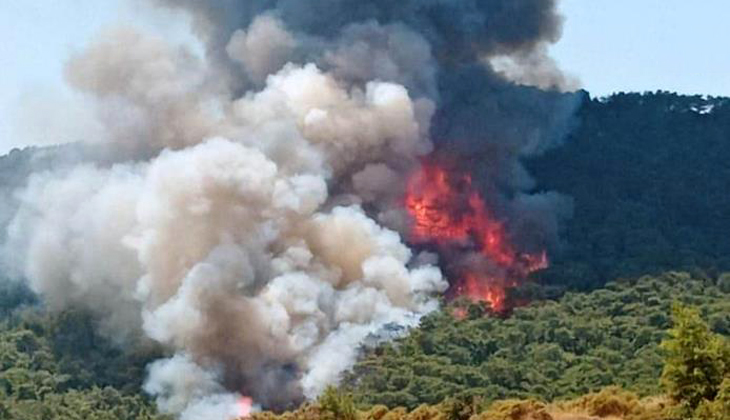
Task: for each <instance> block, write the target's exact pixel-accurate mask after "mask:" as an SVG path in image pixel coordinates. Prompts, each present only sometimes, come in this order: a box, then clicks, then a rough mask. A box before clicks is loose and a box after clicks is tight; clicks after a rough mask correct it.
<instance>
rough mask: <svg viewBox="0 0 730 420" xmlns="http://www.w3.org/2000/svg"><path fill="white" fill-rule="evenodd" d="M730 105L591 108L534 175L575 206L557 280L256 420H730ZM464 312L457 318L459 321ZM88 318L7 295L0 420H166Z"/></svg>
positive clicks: (614, 103)
mask: <svg viewBox="0 0 730 420" xmlns="http://www.w3.org/2000/svg"><path fill="white" fill-rule="evenodd" d="M728 139H730V99H726V98H711V97H710V98H708V97H702V96H682V95H677V94H674V93H669V92H656V93H644V94H638V93H620V94H616V95H613V96H610V97H606V98H590V97H589V96H588V95H587V94H585V95H584V100H583V103H582V104H581V106H580V107H579V109H578V111H577V113H576V117H575V122H574V127H573V128H572V130H571V132H570V134H569V135H568V136H567V138H566V139H565V140H564V142H563V144H562V145H560V146H558V147H555V148H553V149H552V150H549V151H547V152H546V153H545V154H544V155H542V156H540V157H536V158H531V159H530V160H528V161H526V162H525V163H526V165H527V167H528V168H529V171H530V173H531V175H532V176H533V178H534V179H535V180H536V186H535V191H544V190H554V191H558V192H560V193H562V194H565V195H567V196H570V197H572V198H573V200H574V215H573V217H572V218H571V219H570V220H569V221H568V222H567V223H566V226H565V227H564V232H562V244H561V249H560V252H559V253H557V254H556V255H554V256H551V257H552V264H551V267H550V268H548V269H546V270H543V271H541V272H537V273H534V274H533V276H532V277H531V279H530V282H529V283H528V284H526V285H523V286H521V287H520V288H518V289H516V290H513V291H512V292H511V293H512V296H511V298H512V299H515V300H516V301H522V302H524V301H529V302H530V303H529V304H526V305H524V306H519V307H517V308H515V309H514V310H513V311H511V312H509V313H500V314H496V313H493V312H492V311H491V309H490V308H489V307H488V306H487V305H485V304H480V303H471V302H467V301H462V300H457V301H453V302H444V303H443V306H442V309H441V310H440V311H436V312H433V313H431V314H430V315H427V316H426V317H425V318H423V319H422V321H421V323H420V326H419V327H417V328H415V329H413V330H411V331H409V332H408V333H407V334H405V335H403V336H402V337H400V338H398V339H396V340H394V341H391V342H387V343H381V344H378V345H373V346H370V347H367V348H363V349H362V351H361V353H362V354H361V357H360V359H359V361H358V363H357V364H356V365H355V367H354V368H353V369H352V370H351V371H350V372H348V373H347V374H346V375H345V376H344V377H343V378H342V382H341V384H340V385H339V386H338V387H337V388H329V389H328V390H327V391H326V392H325V393H324V394H323V395H322V396H321V397H320V398H319V399H318V400H316V401H313V402H310V403H306V404H304V405H302V406H301V407H299V408H293V411H290V412H286V413H270V412H260V413H255V414H253V415H252V417H253V418H254V419H255V420H278V419H281V420H295V419H297V420H298V419H307V420H308V419H312V420H314V419H320V418H322V419H330V420H356V419H362V420H365V419H367V420H370V419H372V420H381V419H382V420H397V419H398V420H400V419H408V420H429V419H434V420H436V419H438V420H466V419H472V420H523V419H524V420H527V419H532V420H569V419H576V420H577V419H581V420H583V419H585V420H588V419H604V418H605V419H609V418H611V419H634V420H661V419H667V420H669V419H685V418H686V419H705V420H721V419H727V418H730V344H728V337H730V235H729V233H730V232H728V227H729V226H730V165H729V164H728V162H730V141H728ZM455 312H457V313H460V314H463V315H462V316H454V313H455ZM94 326H95V319H94V318H93V317H92V316H91V315H89V314H87V313H84V312H82V311H77V310H65V311H62V312H57V311H50V310H47V309H46V308H44V306H43V304H42V302H41V301H40V300H39V298H38V297H36V296H33V294H32V293H31V292H29V291H28V289H27V288H26V286H24V285H22V284H17V283H14V282H10V281H3V282H0V365H1V366H2V367H1V368H0V419H18V420H25V419H28V420H30V419H99V420H122V419H167V418H168V417H166V416H163V415H161V414H158V413H157V411H156V409H155V404H154V401H152V400H151V399H150V398H149V397H148V396H147V395H145V394H144V393H143V392H142V391H141V384H142V381H143V378H144V375H145V369H146V365H147V363H148V362H149V361H150V360H153V359H154V358H155V357H156V356H157V354H156V353H157V352H158V351H159V350H157V349H154V348H150V349H146V350H144V351H139V350H138V351H137V352H130V351H129V350H126V349H123V348H119V347H118V346H116V345H115V344H114V343H113V342H110V341H109V340H108V339H105V338H103V337H101V336H100V335H98V334H97V333H96V332H95V328H94Z"/></svg>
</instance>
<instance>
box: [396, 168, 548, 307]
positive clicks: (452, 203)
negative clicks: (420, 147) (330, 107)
mask: <svg viewBox="0 0 730 420" xmlns="http://www.w3.org/2000/svg"><path fill="white" fill-rule="evenodd" d="M405 207H406V209H407V211H408V213H409V214H410V216H411V218H412V221H413V224H412V228H411V232H410V240H411V241H412V242H414V243H420V244H435V245H436V246H437V247H438V248H440V249H441V250H446V249H447V248H454V247H467V248H468V249H469V250H470V251H472V252H477V253H478V254H480V255H482V256H483V257H485V258H486V259H487V260H488V261H490V262H491V263H492V264H494V265H495V266H496V267H497V269H498V271H499V272H501V273H504V274H503V275H495V274H493V273H487V272H486V270H483V269H479V268H478V267H476V266H469V265H467V267H460V268H459V269H458V270H457V271H459V272H458V273H456V274H457V277H458V279H456V281H455V282H452V292H453V293H455V294H456V295H457V296H466V297H468V298H469V299H472V300H475V301H486V302H489V303H490V305H491V307H492V308H493V309H494V310H496V311H502V310H504V309H506V308H505V299H506V290H507V289H508V288H510V287H515V286H517V285H518V283H519V282H520V281H522V280H524V279H525V278H526V277H527V275H528V274H529V273H531V272H533V271H536V270H539V269H542V268H546V267H547V265H548V261H547V255H546V254H545V252H542V253H540V254H537V255H532V254H525V253H520V252H518V251H517V250H516V249H515V247H514V245H513V244H512V243H511V242H510V240H509V236H508V234H507V231H506V229H505V227H504V224H503V223H502V222H500V221H499V220H498V219H497V218H496V217H495V216H494V214H493V213H492V212H491V211H490V210H489V208H487V205H486V203H485V201H484V200H483V198H482V197H481V195H480V194H479V193H478V192H477V191H476V189H475V188H474V186H473V183H472V178H471V175H469V174H466V173H460V172H456V171H449V170H447V169H446V168H445V167H442V166H439V165H438V164H435V163H433V162H423V164H422V165H421V167H420V169H419V170H418V171H416V172H415V173H413V175H412V176H411V177H410V178H409V180H408V185H407V193H406V198H405Z"/></svg>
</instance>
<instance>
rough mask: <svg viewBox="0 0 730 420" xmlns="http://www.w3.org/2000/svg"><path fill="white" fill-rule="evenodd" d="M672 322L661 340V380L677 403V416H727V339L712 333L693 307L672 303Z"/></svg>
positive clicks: (729, 344) (729, 362) (729, 366)
mask: <svg viewBox="0 0 730 420" xmlns="http://www.w3.org/2000/svg"><path fill="white" fill-rule="evenodd" d="M672 321H673V323H674V327H673V328H672V329H671V330H670V331H669V338H668V339H667V340H665V341H664V342H663V343H662V347H663V348H664V350H665V351H666V355H667V356H666V364H665V365H664V372H663V373H662V380H663V382H664V383H665V386H666V388H667V390H668V391H669V396H670V397H672V398H673V399H674V400H675V401H677V402H679V403H680V404H679V407H678V413H679V416H681V417H682V418H715V417H718V418H720V417H721V414H722V415H730V410H727V408H728V404H727V403H728V388H729V387H730V342H728V340H727V339H726V338H725V337H722V336H720V335H717V334H713V333H712V332H711V331H710V329H709V327H708V326H707V324H706V323H705V322H704V321H702V318H701V317H700V314H699V312H698V311H697V310H695V309H693V308H688V307H683V306H681V305H675V307H674V308H673V316H672ZM700 406H702V408H700ZM723 412H724V413H723ZM722 418H727V417H722Z"/></svg>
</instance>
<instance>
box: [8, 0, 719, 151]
mask: <svg viewBox="0 0 730 420" xmlns="http://www.w3.org/2000/svg"><path fill="white" fill-rule="evenodd" d="M141 1H142V0H0V40H2V42H0V57H2V60H3V61H2V63H1V64H2V67H1V70H0V152H4V151H6V150H7V149H8V148H10V147H13V146H19V145H25V144H29V143H43V142H55V141H57V139H56V137H58V136H57V133H63V136H64V137H65V138H64V140H67V141H68V140H74V139H76V138H81V137H85V136H88V135H89V133H93V124H92V122H91V120H92V118H91V116H90V115H87V114H86V111H85V108H84V107H83V106H81V104H80V98H78V97H76V96H74V95H73V94H72V93H71V92H70V91H69V90H68V89H67V88H66V87H65V86H64V84H63V75H62V72H63V63H64V60H65V59H66V57H68V55H69V54H70V53H72V52H74V51H79V50H80V49H82V48H83V46H84V45H85V44H86V43H88V42H89V41H90V40H92V39H93V37H94V34H96V33H97V32H98V31H99V30H100V28H102V27H103V26H105V25H108V24H110V23H113V22H120V21H121V22H127V23H134V24H135V25H143V26H145V27H147V28H156V29H157V28H162V27H164V28H165V29H164V32H165V33H166V34H168V35H171V34H172V35H175V36H180V34H181V33H182V29H181V28H182V26H181V25H177V26H174V25H173V26H171V25H170V22H171V21H174V20H175V19H169V18H168V19H165V18H164V17H156V18H149V17H145V18H144V19H143V18H142V17H141V16H140V14H139V13H137V11H138V10H139V8H140V7H139V5H130V3H131V2H141ZM561 9H562V10H563V13H564V15H565V16H566V19H567V20H566V24H565V28H564V36H563V39H562V40H561V41H560V43H559V44H558V45H556V46H555V47H554V48H553V55H554V56H555V57H556V58H557V59H558V61H559V62H560V63H561V67H562V68H563V69H564V70H566V71H567V72H569V73H572V74H574V75H576V76H578V77H579V78H580V80H581V81H582V82H583V86H584V87H585V88H586V89H587V90H589V91H590V92H591V93H592V94H594V95H606V94H609V93H611V92H614V91H620V90H624V91H627V90H631V91H646V90H656V89H665V90H673V91H679V92H682V93H705V94H713V95H728V96H730V51H728V49H727V48H726V44H725V42H726V41H727V40H730V25H729V24H728V22H727V20H728V19H730V1H728V0H696V1H688V0H563V1H562V5H561ZM157 30H158V31H159V29H157ZM38 115H44V116H45V117H44V120H42V121H39V120H38V119H37V116H38Z"/></svg>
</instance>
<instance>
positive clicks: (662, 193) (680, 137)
mask: <svg viewBox="0 0 730 420" xmlns="http://www.w3.org/2000/svg"><path fill="white" fill-rule="evenodd" d="M728 139H730V100H729V99H728V98H705V97H701V96H682V95H677V94H674V93H668V92H657V93H647V94H638V93H626V94H624V93H621V94H617V95H613V96H610V97H607V98H599V99H592V100H589V99H586V101H585V102H584V103H583V105H582V106H581V107H580V108H579V110H578V113H577V116H576V127H575V129H574V130H573V131H572V133H571V134H570V135H569V136H568V138H567V139H566V140H565V144H564V145H562V146H560V147H557V148H555V149H553V150H551V151H549V152H548V153H547V154H545V155H544V156H542V157H539V158H537V159H532V160H530V161H528V162H527V166H528V168H529V170H530V172H531V174H532V175H533V177H534V179H535V180H536V181H537V183H538V185H537V188H536V189H537V190H556V191H559V192H561V193H564V194H566V195H569V196H571V197H573V199H574V200H575V212H574V217H573V218H572V219H571V220H570V221H569V222H568V223H567V226H566V228H567V229H566V231H565V232H564V234H563V235H562V236H563V239H564V241H563V242H564V247H563V252H562V253H560V254H558V255H555V256H554V258H553V264H552V267H551V268H550V269H549V270H547V271H546V272H544V273H542V275H541V276H540V281H541V282H543V283H548V284H553V285H557V286H560V287H565V286H567V287H568V288H570V289H573V290H575V289H581V290H590V289H595V288H598V287H601V286H602V285H603V284H604V283H606V282H607V281H610V280H614V279H616V278H619V277H635V276H639V275H644V274H651V273H655V274H656V273H660V272H663V271H667V270H685V271H704V272H706V273H707V274H708V275H711V276H713V275H716V274H717V273H719V272H722V271H730V235H728V226H730V165H729V164H728V162H730V141H728Z"/></svg>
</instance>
